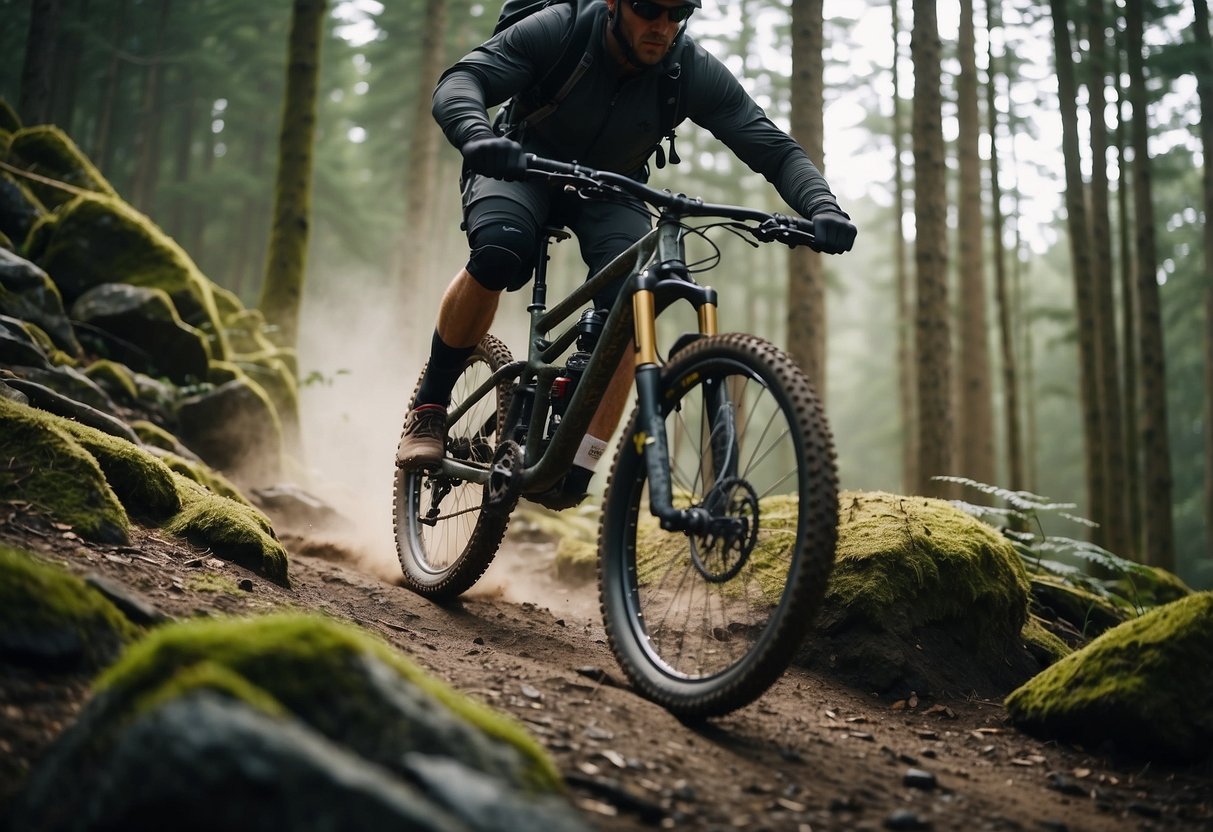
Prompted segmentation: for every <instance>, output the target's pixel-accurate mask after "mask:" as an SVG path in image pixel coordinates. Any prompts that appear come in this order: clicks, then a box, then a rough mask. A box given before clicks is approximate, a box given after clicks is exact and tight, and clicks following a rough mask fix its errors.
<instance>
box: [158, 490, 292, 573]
mask: <svg viewBox="0 0 1213 832" xmlns="http://www.w3.org/2000/svg"><path fill="white" fill-rule="evenodd" d="M173 477H174V479H175V481H176V483H177V492H178V494H179V496H180V499H181V511H180V512H179V513H178V514H177V515H176V516H175V517H173V518H172V519H171V520H169V522H168V523H167V524H166V525H165V529H166V530H167V531H169V532H170V533H171V534H175V535H178V536H179V537H184V538H185V539H186V540H188V541H190V542H191V543H193V544H194V545H196V546H202V547H204V548H209V549H211V550H212V551H213V552H215V554H216V555H217V556H218V557H221V558H225V559H230V560H233V561H235V562H236V563H239V564H242V565H243V566H246V567H248V568H249V569H252V570H255V571H257V572H259V573H261V574H262V575H265V576H266V577H267V578H269V579H270V580H272V581H276V582H277V583H280V584H283V585H287V584H288V583H289V581H288V578H287V555H286V550H285V549H284V548H282V544H281V543H279V542H278V540H277V538H276V537H275V536H274V529H273V527H272V526H271V525H270V521H269V520H268V519H267V518H266V516H265V515H264V514H262V513H261V512H260V511H258V510H257V509H255V508H252V507H250V506H248V505H244V504H242V503H238V502H236V501H235V500H229V499H228V498H226V497H220V496H219V495H217V494H213V493H211V492H210V491H208V490H207V489H206V488H204V487H203V486H201V485H199V484H198V483H196V482H194V481H193V480H190V479H187V478H186V477H183V476H182V475H180V474H176V473H174V474H173Z"/></svg>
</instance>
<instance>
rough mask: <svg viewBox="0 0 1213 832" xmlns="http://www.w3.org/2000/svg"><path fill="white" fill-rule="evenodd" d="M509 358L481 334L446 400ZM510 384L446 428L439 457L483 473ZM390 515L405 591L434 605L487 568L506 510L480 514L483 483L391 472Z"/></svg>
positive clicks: (462, 396)
mask: <svg viewBox="0 0 1213 832" xmlns="http://www.w3.org/2000/svg"><path fill="white" fill-rule="evenodd" d="M512 360H513V359H512V358H511V356H510V351H509V349H508V348H507V347H506V346H505V344H503V343H501V341H499V340H497V339H496V338H494V337H493V336H492V335H486V336H485V337H484V338H483V339H482V340H481V341H480V343H479V344H478V345H477V346H476V351H475V352H474V353H473V354H472V355H471V357H469V358H468V360H467V363H465V364H464V367H463V372H462V373H461V374H460V376H459V378H458V380H457V381H456V382H455V388H454V390H453V392H452V394H451V402H452V404H453V405H458V404H460V403H461V402H464V401H465V400H466V399H467V397H468V396H469V395H470V394H471V393H473V392H474V391H475V390H476V389H477V388H478V387H480V386H481V385H482V384H483V383H484V382H485V381H487V380H488V379H489V378H490V376H492V374H493V373H494V372H496V371H497V370H499V369H500V368H501V367H504V366H505V365H506V364H509V363H510V362H511V361H512ZM509 402H510V385H509V384H508V383H502V384H498V385H497V386H496V387H495V388H494V389H493V391H492V392H490V393H489V394H488V395H486V396H483V397H482V398H480V399H479V400H477V401H476V402H474V403H472V404H471V405H470V406H469V407H468V409H467V410H466V411H465V412H464V413H463V416H462V417H461V418H460V419H459V420H458V421H456V422H455V423H454V424H450V425H448V426H447V440H446V455H447V457H448V458H452V459H457V460H459V461H461V462H463V463H465V464H469V465H473V466H476V467H483V468H484V469H485V470H486V472H487V470H488V468H489V465H490V464H491V463H492V461H493V452H494V449H495V447H496V445H497V444H498V443H499V442H500V438H501V432H502V425H503V422H504V419H505V414H506V411H507V410H508V409H509ZM392 513H393V515H394V520H395V527H396V551H397V554H398V555H399V557H400V566H401V568H402V569H403V571H404V582H405V586H407V587H408V588H409V589H411V590H413V591H414V592H416V593H418V594H420V595H424V596H425V597H427V598H431V599H434V600H444V599H449V598H454V597H455V596H457V595H460V594H462V593H463V592H466V591H467V590H468V589H470V588H471V586H472V584H474V583H476V581H477V580H479V578H480V576H481V575H483V574H484V570H486V569H488V567H489V564H490V563H492V561H493V557H494V555H496V554H497V548H498V547H499V546H500V545H501V539H502V538H503V537H504V536H505V530H506V526H507V525H508V524H509V519H510V518H509V511H508V508H507V509H505V510H486V508H485V505H484V486H483V485H479V484H477V483H474V482H468V481H466V480H462V479H459V478H457V477H452V476H449V475H446V474H443V473H441V472H440V471H432V470H416V471H402V470H400V469H397V470H396V482H395V490H394V495H393V501H392Z"/></svg>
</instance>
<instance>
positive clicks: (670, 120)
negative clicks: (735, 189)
mask: <svg viewBox="0 0 1213 832" xmlns="http://www.w3.org/2000/svg"><path fill="white" fill-rule="evenodd" d="M595 2H598V0H505V2H504V3H502V6H501V13H500V14H499V15H498V17H497V25H496V26H494V27H493V34H494V35H496V34H498V33H500V32H503V31H505V30H506V29H508V28H509V27H511V26H513V25H514V24H515V23H517V22H518V21H520V20H522V19H523V18H526V17H529V16H530V15H532V14H534V13H535V12H537V11H540V10H541V9H546V8H547V7H548V6H554V5H556V4H559V3H572V4H573V7H574V11H573V25H572V27H571V28H570V30H569V32H568V34H567V35H566V36H565V39H564V41H563V42H562V44H561V51H560V56H559V57H558V58H557V59H556V61H555V62H554V63H553V64H552V67H551V68H550V69H549V70H548V71H547V72H546V73H545V74H544V76H543V77H542V78H540V79H539V83H538V84H537V85H536V86H535V88H533V89H531V90H528V91H527V92H525V93H522V94H521V95H519V96H516V97H515V98H513V99H511V100H510V101H509V102H508V103H507V104H506V106H505V107H503V108H502V110H501V112H499V113H498V114H497V118H496V120H495V122H494V124H493V127H494V129H495V130H496V131H497V133H498V134H499V135H510V136H514V137H517V136H521V135H522V134H523V133H524V132H525V130H526V128H527V127H532V126H534V125H536V124H538V123H539V122H541V121H543V120H544V119H545V118H547V117H548V116H550V115H551V114H552V113H554V112H556V110H557V109H558V108H559V107H560V104H561V102H563V101H564V99H565V98H566V97H567V96H568V94H569V93H570V92H571V91H572V89H573V87H574V86H576V85H577V82H578V81H580V80H581V76H582V75H584V74H585V72H586V70H588V69H589V68H590V64H591V63H593V56H592V55H591V54H590V49H589V46H590V38H591V37H592V36H593V32H594V23H595V19H596V15H595V14H594V8H593V7H594V3H595ZM681 79H682V65H681V64H678V63H675V64H673V65H672V66H671V67H670V70H669V71H668V72H665V73H663V74H662V76H661V78H660V79H659V82H658V84H659V96H660V116H659V125H660V128H661V134H662V136H663V137H664V138H666V139H668V140H669V142H670V153H669V161H670V163H671V164H675V165H676V164H678V163H679V162H680V161H682V160H681V159H679V158H678V153H677V151H676V150H675V149H674V127H675V125H677V124H678V122H680V121H682V119H683V118H685V116H686V111H685V107H684V101H683V96H682V83H681ZM654 152H655V154H656V163H657V167H659V168H663V167H665V165H666V153H665V150H664V149H663V148H662V146H661V143H660V141H658V143H657V145H656V147H655V148H654Z"/></svg>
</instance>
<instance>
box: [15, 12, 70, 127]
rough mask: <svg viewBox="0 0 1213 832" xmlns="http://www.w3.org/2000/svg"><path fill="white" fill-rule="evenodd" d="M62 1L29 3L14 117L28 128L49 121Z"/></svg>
mask: <svg viewBox="0 0 1213 832" xmlns="http://www.w3.org/2000/svg"><path fill="white" fill-rule="evenodd" d="M61 7H62V3H61V0H31V2H30V16H29V34H28V35H27V36H26V39H25V62H24V63H23V64H22V66H21V90H20V92H19V93H18V98H17V113H18V115H20V116H21V120H22V122H23V123H25V124H27V125H35V124H45V123H47V122H48V121H50V117H51V109H50V108H51V78H52V77H54V73H55V59H56V55H55V45H56V41H57V40H58V38H59V13H60V10H61Z"/></svg>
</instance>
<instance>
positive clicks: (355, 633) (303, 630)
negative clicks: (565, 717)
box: [98, 614, 560, 791]
mask: <svg viewBox="0 0 1213 832" xmlns="http://www.w3.org/2000/svg"><path fill="white" fill-rule="evenodd" d="M362 656H366V657H370V658H373V659H375V660H377V661H378V662H380V663H381V664H383V665H385V666H387V667H388V668H391V669H392V670H394V671H395V672H396V673H398V674H399V675H400V676H401V677H402V678H403V679H405V680H407V681H408V682H409V683H411V684H412V685H414V686H416V687H417V688H420V689H421V690H422V691H424V692H425V693H427V694H429V695H430V696H432V697H433V698H434V699H436V700H437V701H438V702H440V703H442V705H444V706H445V707H446V708H447V709H448V710H450V711H452V712H453V713H455V714H456V715H458V716H459V717H461V718H462V719H463V720H465V721H467V722H469V723H471V724H472V725H475V726H476V727H478V728H479V729H480V730H481V731H483V732H484V733H486V734H488V735H489V736H492V737H495V738H497V739H498V740H501V741H504V742H505V743H507V744H509V745H510V746H512V747H513V748H514V749H516V750H517V752H518V753H519V754H520V755H521V757H522V759H523V760H524V761H525V764H526V780H527V781H528V782H529V784H530V785H531V786H532V787H534V788H536V789H539V790H545V791H551V790H556V789H558V788H559V787H560V777H559V774H558V773H557V771H556V769H555V766H554V765H553V763H552V761H551V760H550V759H549V758H548V757H547V755H546V754H545V753H544V752H543V750H542V748H541V747H540V746H539V745H538V744H537V743H536V742H535V741H534V739H532V738H531V736H530V735H529V734H528V733H527V732H526V730H525V729H524V728H523V727H522V726H521V725H520V724H518V723H517V722H515V721H514V720H512V719H511V718H509V717H507V716H504V715H501V714H498V713H496V712H494V711H492V710H491V709H489V708H488V707H486V706H484V705H481V704H479V703H477V702H475V701H474V700H471V699H468V698H466V697H464V696H463V695H461V694H459V693H457V692H456V691H454V690H452V689H451V688H449V687H447V686H446V685H444V684H443V683H441V682H439V681H438V680H436V679H434V678H432V677H430V676H428V675H426V674H425V673H424V672H422V671H421V670H420V669H418V668H417V667H416V666H415V665H413V664H412V663H411V662H409V661H407V660H406V659H405V658H404V657H403V656H401V655H400V654H398V653H397V652H395V651H394V650H392V649H391V647H389V646H388V645H387V644H386V643H384V642H383V641H381V640H379V639H378V638H376V637H374V636H372V635H370V634H369V633H366V632H365V631H362V630H359V629H356V628H354V627H351V626H348V625H345V624H340V623H338V622H335V621H331V620H329V619H325V618H320V617H316V616H304V615H288V614H280V615H271V616H265V617H261V618H255V619H226V620H217V621H196V622H186V623H183V624H176V625H169V626H167V627H163V628H161V629H159V630H157V631H155V632H154V633H152V634H151V635H149V636H148V637H147V638H145V639H143V640H142V641H141V642H139V643H138V644H136V645H135V646H133V647H132V648H131V649H130V650H128V651H127V653H126V654H125V655H124V656H123V658H122V659H121V660H120V661H119V662H118V663H117V664H116V665H115V666H114V667H112V668H111V669H110V670H109V671H107V672H106V673H105V674H104V675H103V676H102V677H101V679H100V680H99V681H98V688H99V689H100V690H101V691H103V692H105V693H106V695H107V696H113V697H115V699H116V700H117V702H118V703H119V705H118V706H119V707H123V705H122V704H121V703H123V702H125V703H126V705H125V707H126V708H127V709H128V710H130V709H132V708H134V707H136V703H138V702H144V703H146V702H149V701H163V698H164V693H163V690H164V689H165V688H166V686H171V687H172V690H173V691H174V692H185V691H186V690H188V689H189V687H190V682H191V681H194V680H196V681H198V682H201V683H203V684H207V685H210V684H213V681H214V680H215V679H216V678H219V679H223V678H224V677H225V675H220V674H218V673H217V672H216V671H214V670H209V671H207V672H205V673H201V672H198V671H193V669H194V668H196V667H197V666H199V665H201V664H210V665H216V666H218V667H221V668H223V669H224V670H225V671H228V672H229V673H230V674H232V675H234V676H236V677H239V678H240V679H242V680H244V681H245V682H247V685H248V686H251V688H252V689H255V690H257V691H263V692H264V694H265V696H267V697H269V698H270V699H272V700H273V701H274V702H275V703H280V704H281V705H282V706H283V707H284V708H285V709H286V710H287V711H289V712H290V713H292V714H294V715H296V716H297V717H299V718H301V719H303V720H304V721H306V722H309V723H310V724H312V725H313V727H317V728H318V729H319V730H321V731H322V733H326V734H328V735H330V736H331V735H332V732H333V728H334V726H333V725H317V724H316V723H317V721H318V718H319V717H323V715H324V714H326V713H328V712H330V711H333V710H340V709H351V708H352V709H357V707H358V705H359V703H360V702H363V701H364V700H366V691H365V690H364V689H363V685H364V684H365V681H364V680H361V679H360V678H359V676H358V674H357V673H355V672H353V669H352V668H353V661H354V660H355V659H357V658H358V657H362ZM191 671H192V672H193V673H194V675H193V676H183V674H184V673H187V672H191ZM228 690H229V692H232V693H238V692H239V691H238V689H237V688H236V687H235V686H233V685H230V684H229V685H228ZM244 690H245V691H247V690H249V688H248V687H246V688H244ZM259 701H260V702H261V703H262V707H264V702H265V699H264V698H262V699H260V700H259ZM256 704H257V703H254V705H256ZM329 716H330V717H331V716H332V714H329ZM347 716H349V717H350V718H351V719H357V720H364V719H374V718H375V715H374V714H362V715H357V714H356V713H354V712H353V711H351V712H350V713H349V714H347ZM320 721H323V720H322V719H321V720H320ZM382 727H383V730H384V731H385V732H394V731H395V730H396V728H397V726H392V725H384V726H382ZM333 738H334V739H336V740H337V741H341V738H340V737H333ZM395 753H400V749H397V750H396V751H395Z"/></svg>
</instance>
